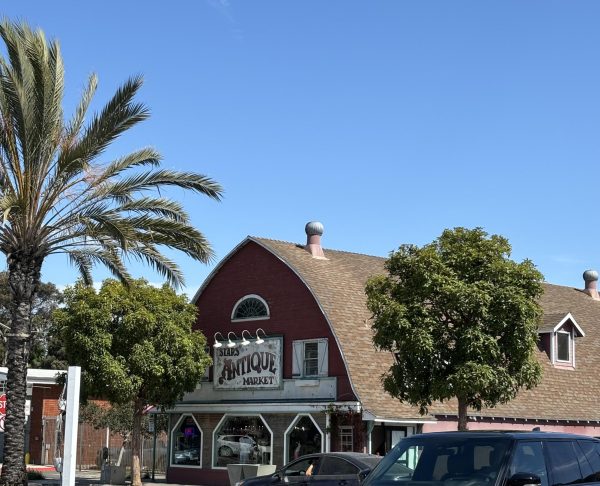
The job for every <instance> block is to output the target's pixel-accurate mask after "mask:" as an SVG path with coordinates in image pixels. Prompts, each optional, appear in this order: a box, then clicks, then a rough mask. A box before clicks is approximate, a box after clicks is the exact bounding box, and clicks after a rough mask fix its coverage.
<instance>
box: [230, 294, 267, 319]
mask: <svg viewBox="0 0 600 486" xmlns="http://www.w3.org/2000/svg"><path fill="white" fill-rule="evenodd" d="M268 318H269V307H268V306H267V303H266V302H265V301H264V299H262V298H261V297H259V296H258V295H246V296H245V297H242V298H241V299H240V300H238V301H237V303H236V304H235V306H233V312H232V313H231V320H232V321H243V320H251V319H268Z"/></svg>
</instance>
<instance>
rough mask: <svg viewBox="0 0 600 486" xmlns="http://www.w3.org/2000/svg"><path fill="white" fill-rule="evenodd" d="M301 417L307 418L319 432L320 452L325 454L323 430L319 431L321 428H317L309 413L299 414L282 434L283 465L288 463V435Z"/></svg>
mask: <svg viewBox="0 0 600 486" xmlns="http://www.w3.org/2000/svg"><path fill="white" fill-rule="evenodd" d="M302 417H309V418H310V420H311V421H312V423H313V424H314V425H315V427H316V428H317V430H318V431H319V434H321V452H325V434H324V433H323V430H322V429H321V427H319V424H318V423H317V422H316V421H315V419H314V418H313V416H312V415H311V414H310V413H299V414H298V415H296V417H295V418H294V420H292V423H291V424H290V426H289V427H288V428H287V429H286V430H285V432H284V433H283V462H284V463H285V464H287V463H288V461H287V457H288V452H289V450H288V435H289V433H290V432H291V431H292V429H293V428H294V426H295V425H296V424H297V423H298V422H299V421H300V419H301V418H302Z"/></svg>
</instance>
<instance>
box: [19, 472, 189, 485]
mask: <svg viewBox="0 0 600 486" xmlns="http://www.w3.org/2000/svg"><path fill="white" fill-rule="evenodd" d="M35 469H36V470H39V469H37V468H35ZM39 471H40V472H41V473H42V474H43V475H44V479H33V480H31V481H29V485H30V486H57V485H59V484H60V474H59V473H57V472H56V471H54V468H50V469H47V470H39ZM155 478H156V480H155V481H152V480H151V479H145V480H143V484H144V486H152V485H154V484H162V485H163V486H168V485H167V483H165V475H164V473H157V474H156V475H155ZM75 484H76V485H78V486H85V485H94V486H98V485H102V484H103V483H101V482H100V471H97V470H86V471H75ZM126 484H129V485H130V484H131V481H127V482H126ZM179 486H181V485H179Z"/></svg>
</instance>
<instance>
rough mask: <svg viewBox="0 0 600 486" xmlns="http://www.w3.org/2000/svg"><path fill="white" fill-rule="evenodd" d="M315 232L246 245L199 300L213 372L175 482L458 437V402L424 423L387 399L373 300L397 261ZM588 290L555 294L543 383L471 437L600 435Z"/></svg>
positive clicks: (179, 454)
mask: <svg viewBox="0 0 600 486" xmlns="http://www.w3.org/2000/svg"><path fill="white" fill-rule="evenodd" d="M306 232H307V242H306V244H300V245H299V244H294V243H287V242H282V241H275V240H268V239H263V238H253V237H248V238H246V239H245V240H244V241H242V242H241V243H240V244H239V245H238V246H237V247H236V248H235V249H233V251H232V252H231V253H230V254H229V255H228V256H227V257H225V258H224V259H223V260H222V261H221V262H220V263H219V265H218V266H217V267H216V268H215V270H214V271H213V272H212V273H211V275H210V276H209V277H208V278H207V280H206V281H205V282H204V284H203V285H202V287H201V288H200V289H199V290H198V292H197V293H196V295H195V296H194V299H193V302H194V303H195V304H196V305H197V306H198V319H197V323H196V326H195V328H196V329H197V330H200V331H202V332H203V333H204V335H205V336H207V338H208V339H209V341H210V345H211V348H210V352H211V353H212V355H213V366H212V367H211V368H210V369H209V370H208V373H207V375H206V376H205V379H204V380H203V381H202V382H201V383H199V384H198V387H197V389H196V390H195V391H194V392H193V393H189V394H187V395H186V396H185V397H184V399H183V400H182V401H181V402H180V403H178V404H177V405H176V406H175V407H174V409H172V410H171V411H170V430H169V451H170V452H169V467H168V470H167V481H168V482H175V483H185V484H211V485H216V486H218V485H221V484H222V485H225V484H229V479H228V466H229V465H232V464H243V465H245V466H244V467H248V468H249V469H248V474H256V473H258V474H267V473H269V471H271V470H273V469H274V468H275V467H276V466H281V465H283V464H285V463H287V462H288V461H290V460H291V459H293V458H295V457H297V456H298V455H301V454H306V453H310V452H315V451H340V450H341V451H343V450H351V451H360V452H370V453H378V454H385V453H386V452H387V451H388V450H389V449H390V448H391V447H392V446H393V445H394V444H395V443H396V442H397V441H398V440H400V439H401V438H402V437H405V436H407V435H411V434H413V433H417V432H429V431H441V430H456V426H457V420H456V412H457V405H456V403H453V402H452V401H450V402H445V403H436V404H433V405H432V407H431V408H430V410H429V414H428V415H425V416H421V415H420V414H419V412H418V410H417V409H416V408H415V407H411V406H409V405H407V404H403V403H400V402H398V401H397V400H395V399H393V398H391V397H390V396H389V395H387V394H386V393H385V392H384V391H383V389H382V387H381V381H380V377H381V376H382V375H383V373H384V372H385V371H387V370H388V369H389V367H390V365H391V364H392V362H393V356H392V355H391V353H384V352H380V351H377V350H376V349H375V348H374V347H373V343H372V330H371V327H370V325H371V316H370V313H369V312H368V310H367V307H366V305H365V304H366V296H365V292H364V289H365V284H366V282H367V280H368V279H369V278H370V277H372V276H374V275H377V274H382V273H384V272H385V269H384V262H385V259H383V258H380V257H373V256H369V255H361V254H356V253H348V252H343V251H335V250H323V248H322V247H321V242H320V238H321V234H322V232H323V228H322V226H321V225H320V223H309V224H308V225H307V226H306ZM585 278H586V288H585V289H573V288H568V287H560V286H555V285H550V284H545V286H544V289H545V292H544V295H543V297H542V299H541V304H542V307H543V309H544V320H543V323H542V325H541V326H540V330H539V332H540V341H539V350H538V359H539V361H540V363H541V364H542V367H543V368H544V378H543V381H542V384H541V385H540V386H538V387H537V388H536V389H534V390H527V391H523V392H521V393H519V395H518V396H517V397H516V399H514V400H512V401H511V402H509V403H508V404H504V405H500V406H498V407H496V408H494V409H486V410H482V411H472V415H471V423H470V428H472V429H477V428H484V429H485V428H487V429H489V428H494V429H504V428H509V429H524V430H525V429H531V428H532V427H536V426H537V427H541V428H542V430H555V431H567V432H578V433H582V434H587V435H600V412H599V411H598V410H599V409H598V407H597V398H596V396H597V395H596V394H595V393H594V392H591V390H595V389H596V388H597V387H600V373H598V367H597V364H596V363H597V359H598V353H597V350H598V349H600V296H599V295H598V292H597V290H596V287H595V285H596V281H597V278H598V277H597V274H596V273H595V272H591V273H590V272H586V277H585ZM565 394H569V396H577V404H578V406H577V407H574V406H573V404H572V403H571V402H570V401H569V400H565V399H563V398H561V397H562V396H564V395H565Z"/></svg>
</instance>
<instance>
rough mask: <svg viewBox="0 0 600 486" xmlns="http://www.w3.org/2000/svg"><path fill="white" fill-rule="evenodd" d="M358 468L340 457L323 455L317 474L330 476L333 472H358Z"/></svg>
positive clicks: (340, 473) (353, 473)
mask: <svg viewBox="0 0 600 486" xmlns="http://www.w3.org/2000/svg"><path fill="white" fill-rule="evenodd" d="M359 471H360V469H359V468H358V467H356V466H355V465H354V464H352V463H350V462H348V461H346V460H345V459H342V458H340V457H325V458H324V459H323V464H321V467H320V468H319V472H318V475H319V476H331V475H333V474H339V475H342V474H344V475H345V474H352V475H356V474H358V473H359Z"/></svg>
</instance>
